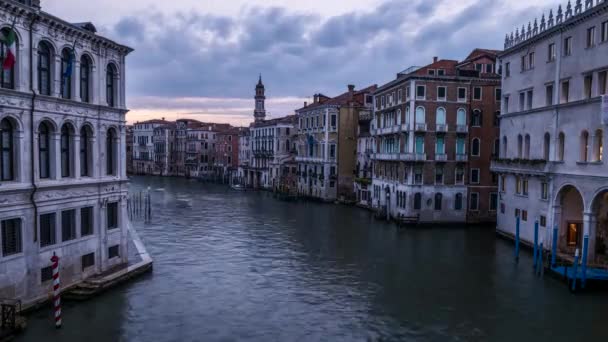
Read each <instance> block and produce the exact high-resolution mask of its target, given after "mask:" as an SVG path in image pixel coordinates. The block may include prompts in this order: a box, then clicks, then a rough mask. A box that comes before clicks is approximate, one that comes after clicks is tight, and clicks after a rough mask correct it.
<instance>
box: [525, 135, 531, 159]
mask: <svg viewBox="0 0 608 342" xmlns="http://www.w3.org/2000/svg"><path fill="white" fill-rule="evenodd" d="M524 145H525V148H524V159H530V135H529V134H526V140H525V143H524Z"/></svg>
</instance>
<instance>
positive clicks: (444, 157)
mask: <svg viewBox="0 0 608 342" xmlns="http://www.w3.org/2000/svg"><path fill="white" fill-rule="evenodd" d="M435 161H439V162H445V161H448V155H447V154H445V153H436V154H435Z"/></svg>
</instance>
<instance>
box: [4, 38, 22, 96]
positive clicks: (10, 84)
mask: <svg viewBox="0 0 608 342" xmlns="http://www.w3.org/2000/svg"><path fill="white" fill-rule="evenodd" d="M0 35H2V37H11V29H9V28H8V27H7V28H3V29H2V30H0ZM12 37H13V38H11V39H14V42H13V44H10V43H9V42H7V39H6V38H5V39H3V40H0V65H4V64H5V62H6V63H10V64H12V66H11V68H7V69H4V68H2V70H0V88H7V89H15V66H16V65H17V62H18V61H19V58H18V51H17V49H16V47H17V46H19V42H18V40H17V36H16V35H15V34H14V33H13V34H12ZM9 41H10V40H9ZM9 56H11V57H9ZM9 58H15V62H14V63H11V62H10V61H8V59H9Z"/></svg>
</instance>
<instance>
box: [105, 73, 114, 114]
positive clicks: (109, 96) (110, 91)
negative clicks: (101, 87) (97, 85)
mask: <svg viewBox="0 0 608 342" xmlns="http://www.w3.org/2000/svg"><path fill="white" fill-rule="evenodd" d="M115 95H116V67H115V66H114V64H112V63H110V64H108V68H107V70H106V102H107V103H108V106H110V107H114V106H116V103H115V101H116V98H115V97H116V96H115Z"/></svg>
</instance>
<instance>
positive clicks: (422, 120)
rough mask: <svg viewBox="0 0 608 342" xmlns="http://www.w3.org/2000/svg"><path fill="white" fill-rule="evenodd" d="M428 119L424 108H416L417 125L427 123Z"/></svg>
mask: <svg viewBox="0 0 608 342" xmlns="http://www.w3.org/2000/svg"><path fill="white" fill-rule="evenodd" d="M425 122H426V118H425V114H424V107H418V108H416V123H425Z"/></svg>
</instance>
